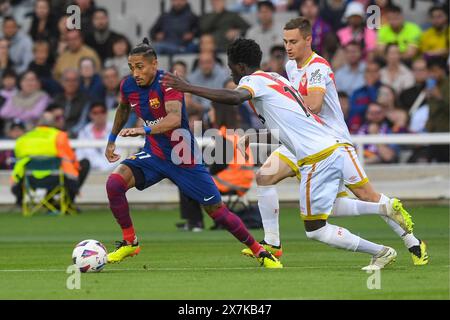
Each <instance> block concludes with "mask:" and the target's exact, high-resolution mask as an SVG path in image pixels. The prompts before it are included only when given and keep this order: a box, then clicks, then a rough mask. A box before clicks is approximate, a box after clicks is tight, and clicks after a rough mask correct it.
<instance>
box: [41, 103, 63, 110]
mask: <svg viewBox="0 0 450 320" xmlns="http://www.w3.org/2000/svg"><path fill="white" fill-rule="evenodd" d="M56 109H62V110H64V107H63V106H62V105H60V104H57V103H54V102H53V103H50V104H49V105H48V107H47V109H45V111H48V112H51V111H53V110H56Z"/></svg>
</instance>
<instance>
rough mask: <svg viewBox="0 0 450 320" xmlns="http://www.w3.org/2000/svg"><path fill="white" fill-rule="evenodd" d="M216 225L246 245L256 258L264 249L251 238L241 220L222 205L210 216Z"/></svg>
mask: <svg viewBox="0 0 450 320" xmlns="http://www.w3.org/2000/svg"><path fill="white" fill-rule="evenodd" d="M210 216H211V218H213V219H214V221H215V222H216V223H217V224H220V225H222V226H224V227H225V228H226V229H227V230H228V231H229V232H230V233H231V234H232V235H233V236H234V237H235V238H236V239H238V240H239V241H240V242H242V243H244V244H245V245H247V247H249V248H250V250H252V252H253V254H254V255H255V256H256V257H257V256H259V253H260V252H261V251H264V248H263V247H262V246H261V245H260V244H259V243H258V242H257V241H255V239H254V238H253V236H252V235H251V234H250V232H249V231H248V230H247V228H246V227H245V225H244V223H243V222H242V220H241V219H240V218H239V217H238V216H237V215H235V214H234V213H233V212H231V211H230V210H228V208H227V207H226V206H225V205H223V206H221V207H220V208H219V209H217V210H216V211H214V212H213V213H211V214H210Z"/></svg>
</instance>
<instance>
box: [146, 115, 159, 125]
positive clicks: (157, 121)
mask: <svg viewBox="0 0 450 320" xmlns="http://www.w3.org/2000/svg"><path fill="white" fill-rule="evenodd" d="M162 119H164V117H161V118H158V119H156V120H152V121H150V120H145V124H146V125H147V126H154V125H155V124H157V123H159V122H160V121H161V120H162Z"/></svg>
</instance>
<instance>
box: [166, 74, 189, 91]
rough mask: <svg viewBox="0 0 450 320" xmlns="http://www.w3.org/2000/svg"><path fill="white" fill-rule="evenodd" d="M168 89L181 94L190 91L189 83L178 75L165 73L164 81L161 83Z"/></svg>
mask: <svg viewBox="0 0 450 320" xmlns="http://www.w3.org/2000/svg"><path fill="white" fill-rule="evenodd" d="M159 82H160V83H162V85H163V86H165V87H166V88H173V89H175V90H178V91H181V92H187V91H188V90H189V86H190V85H189V83H188V82H187V81H186V80H184V79H183V78H181V77H180V76H178V75H177V74H176V73H175V74H173V73H171V72H165V73H164V76H163V77H162V79H161V80H160V81H159Z"/></svg>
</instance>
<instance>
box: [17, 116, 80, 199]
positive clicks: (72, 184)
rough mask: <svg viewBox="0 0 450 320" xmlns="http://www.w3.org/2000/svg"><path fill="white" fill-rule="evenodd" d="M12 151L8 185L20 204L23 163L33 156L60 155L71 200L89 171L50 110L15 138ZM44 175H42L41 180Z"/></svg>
mask: <svg viewBox="0 0 450 320" xmlns="http://www.w3.org/2000/svg"><path fill="white" fill-rule="evenodd" d="M14 153H15V155H16V157H17V162H16V164H15V166H14V170H13V174H12V180H13V185H12V188H11V191H12V193H13V194H14V195H15V196H16V203H17V204H18V205H20V204H21V203H22V185H21V181H22V179H23V175H24V166H25V164H26V163H27V162H28V159H29V158H30V157H33V156H47V157H58V158H61V160H62V163H61V168H62V170H63V172H64V175H65V185H66V187H67V190H68V193H69V197H70V199H71V200H72V201H73V200H74V199H75V196H76V194H77V193H78V191H79V189H80V187H81V185H82V184H83V182H84V180H85V178H86V176H87V174H88V172H89V163H88V162H86V161H85V162H83V163H80V162H78V160H77V158H76V155H75V152H74V150H73V149H72V147H71V146H70V141H69V139H68V137H67V134H66V133H65V132H63V131H61V130H59V129H56V128H55V127H54V118H53V115H52V114H51V113H50V112H44V114H43V115H42V117H41V118H40V119H39V123H38V125H37V127H36V128H34V129H33V130H31V131H29V132H27V133H26V134H24V135H22V136H21V137H20V138H19V139H17V141H16V146H15V149H14ZM44 177H45V175H44V176H42V175H41V177H40V178H41V179H43V178H44Z"/></svg>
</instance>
